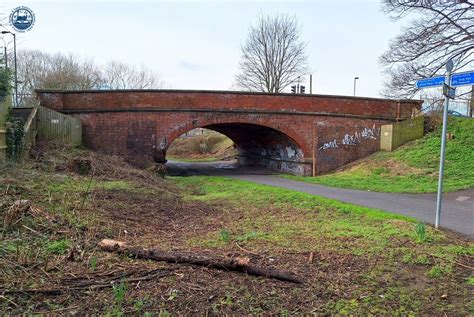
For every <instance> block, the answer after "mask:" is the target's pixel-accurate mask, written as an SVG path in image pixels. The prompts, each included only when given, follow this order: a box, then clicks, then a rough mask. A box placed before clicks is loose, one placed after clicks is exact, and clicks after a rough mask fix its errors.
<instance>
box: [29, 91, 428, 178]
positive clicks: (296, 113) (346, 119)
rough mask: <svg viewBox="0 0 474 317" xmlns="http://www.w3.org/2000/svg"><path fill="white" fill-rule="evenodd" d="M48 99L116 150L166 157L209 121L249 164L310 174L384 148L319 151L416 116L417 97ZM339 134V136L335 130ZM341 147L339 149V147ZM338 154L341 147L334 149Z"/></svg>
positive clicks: (126, 94)
mask: <svg viewBox="0 0 474 317" xmlns="http://www.w3.org/2000/svg"><path fill="white" fill-rule="evenodd" d="M37 94H38V98H39V99H40V101H41V104H42V105H43V106H46V107H48V108H52V109H55V110H58V111H60V112H63V113H68V114H72V115H74V116H77V117H79V118H80V119H81V120H82V122H83V134H84V141H85V143H86V144H87V145H88V146H89V147H90V148H92V149H94V150H99V151H102V152H105V153H110V154H120V155H127V156H143V157H148V158H151V159H154V160H155V161H157V162H162V161H164V160H165V156H166V149H167V148H168V146H169V145H170V144H171V143H172V142H173V140H174V139H175V138H177V137H178V136H180V135H181V134H183V133H185V132H187V131H190V130H192V129H194V128H199V127H210V128H212V129H214V130H216V131H219V132H222V133H224V134H226V135H228V136H229V137H230V138H231V139H233V140H234V142H235V143H236V145H237V147H238V149H239V151H240V161H241V162H242V163H255V164H264V165H266V166H269V167H271V168H274V169H278V170H281V171H286V172H291V173H296V174H304V175H308V174H310V173H311V169H312V158H313V155H315V158H316V163H317V168H316V171H317V172H318V173H323V172H326V171H329V170H331V169H333V168H336V167H338V166H340V164H343V163H345V162H349V161H351V160H354V159H357V158H360V157H361V156H362V155H366V154H368V153H371V152H373V151H374V150H378V148H377V147H376V146H375V145H374V144H373V142H361V143H360V144H359V145H358V146H353V147H351V146H345V147H342V146H341V149H345V150H343V151H342V152H341V150H339V152H338V153H339V154H337V155H332V154H331V153H332V152H330V151H319V150H318V151H313V149H314V148H315V147H316V146H318V147H319V145H320V143H321V144H322V143H324V142H329V141H330V140H331V137H332V136H334V137H336V138H340V137H341V136H342V137H343V136H344V135H343V134H344V133H345V132H344V131H348V132H347V133H349V132H350V131H352V130H351V129H355V130H354V133H355V131H356V130H357V129H359V128H361V127H367V128H372V126H373V124H374V123H376V124H377V127H378V125H379V124H380V123H388V122H393V121H396V120H400V119H403V118H407V117H410V116H411V113H412V111H413V107H418V106H419V105H418V103H417V102H413V101H395V100H387V99H374V98H353V97H341V96H319V95H288V94H261V93H236V92H211V91H205V92H203V91H166V90H158V91H149V90H144V91H51V90H38V91H37ZM336 135H337V136H336ZM333 152H334V150H333ZM334 153H335V152H334Z"/></svg>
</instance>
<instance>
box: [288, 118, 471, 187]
mask: <svg viewBox="0 0 474 317" xmlns="http://www.w3.org/2000/svg"><path fill="white" fill-rule="evenodd" d="M473 131H474V120H473V119H466V118H450V119H449V124H448V132H449V133H451V134H452V135H453V136H454V139H452V140H448V142H447V145H446V163H445V174H444V175H445V177H444V187H443V189H444V191H456V190H461V189H466V188H471V187H473V186H474V133H473ZM440 144H441V131H440V130H437V131H435V132H433V133H430V134H428V135H426V136H425V137H423V138H422V139H419V140H415V141H413V142H410V143H408V144H406V145H403V146H401V147H400V148H398V149H396V150H395V151H393V152H378V153H375V154H373V155H371V156H369V157H368V158H365V159H362V160H360V161H358V162H355V163H352V164H350V165H349V166H347V167H345V168H343V169H342V170H340V171H336V172H334V173H331V174H327V175H322V176H317V177H299V176H291V175H282V177H285V178H289V179H294V180H299V181H303V182H308V183H315V184H321V185H327V186H332V187H340V188H354V189H361V190H371V191H380V192H396V193H429V192H436V190H437V185H438V167H439V152H440Z"/></svg>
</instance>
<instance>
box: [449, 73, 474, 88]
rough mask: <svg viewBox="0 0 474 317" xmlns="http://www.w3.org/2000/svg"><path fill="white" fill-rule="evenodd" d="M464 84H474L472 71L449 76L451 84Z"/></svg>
mask: <svg viewBox="0 0 474 317" xmlns="http://www.w3.org/2000/svg"><path fill="white" fill-rule="evenodd" d="M465 85H474V71H473V72H466V73H459V74H453V76H451V86H453V87H455V86H465Z"/></svg>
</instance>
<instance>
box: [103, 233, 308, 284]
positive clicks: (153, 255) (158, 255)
mask: <svg viewBox="0 0 474 317" xmlns="http://www.w3.org/2000/svg"><path fill="white" fill-rule="evenodd" d="M99 247H100V248H101V249H102V250H104V251H108V252H117V253H120V254H127V255H129V256H133V257H135V258H138V259H147V260H154V261H160V262H167V263H179V264H192V265H197V266H204V267H208V268H213V269H218V270H225V271H234V272H240V273H246V274H249V275H255V276H263V277H267V278H273V279H277V280H280V281H286V282H292V283H297V284H302V283H303V281H302V280H301V279H300V278H299V277H297V276H295V275H294V274H293V273H292V272H286V271H279V270H272V269H265V268H260V267H256V266H253V265H250V264H249V262H250V259H249V258H241V257H235V258H228V259H219V258H210V257H207V256H202V255H196V254H194V253H189V252H186V253H185V252H174V251H173V252H172V251H163V250H159V249H157V248H152V249H145V248H140V247H133V246H128V245H127V244H126V243H125V242H122V241H115V240H111V239H104V240H102V241H101V242H99Z"/></svg>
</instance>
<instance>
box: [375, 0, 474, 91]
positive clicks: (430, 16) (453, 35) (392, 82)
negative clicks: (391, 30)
mask: <svg viewBox="0 0 474 317" xmlns="http://www.w3.org/2000/svg"><path fill="white" fill-rule="evenodd" d="M382 8H383V10H384V11H385V12H386V13H387V14H389V15H390V16H391V18H392V19H393V20H394V21H398V20H400V19H402V18H404V17H406V16H407V15H410V14H413V15H414V16H415V19H414V20H413V21H412V22H411V23H410V24H409V25H408V26H407V27H405V29H404V30H402V32H401V34H400V35H398V36H397V37H396V38H394V39H393V40H392V41H391V43H390V46H389V49H388V50H387V51H386V52H385V53H384V54H383V55H382V56H381V58H380V61H381V64H382V65H383V66H385V67H386V74H387V75H388V82H387V83H386V87H385V90H384V92H383V93H384V94H385V95H386V96H388V97H408V98H410V97H413V95H414V94H415V93H416V91H417V88H416V87H415V81H416V80H417V79H420V78H424V77H431V76H433V75H436V74H443V73H444V72H445V68H444V66H445V64H446V61H447V60H448V58H453V61H454V62H455V68H454V70H455V71H456V70H461V69H463V68H466V67H468V66H470V65H473V63H474V58H473V54H474V3H473V2H471V1H466V0H452V1H445V0H443V1H441V0H440V1H425V0H417V1H407V0H383V1H382Z"/></svg>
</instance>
